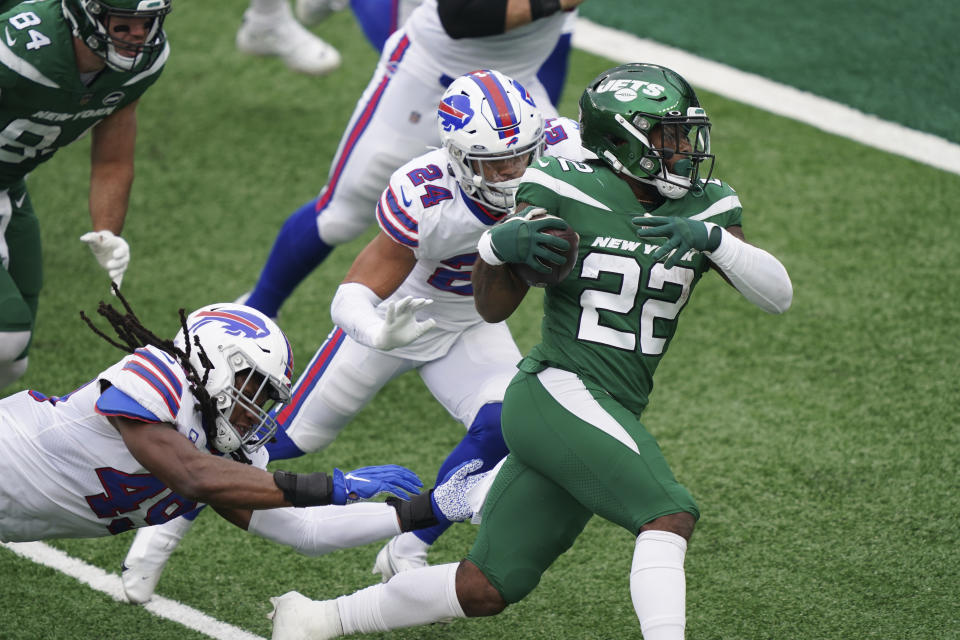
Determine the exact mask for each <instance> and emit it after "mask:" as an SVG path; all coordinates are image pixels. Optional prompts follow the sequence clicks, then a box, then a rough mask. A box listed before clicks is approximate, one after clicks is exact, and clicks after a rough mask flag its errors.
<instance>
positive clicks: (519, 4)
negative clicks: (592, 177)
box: [244, 0, 582, 317]
mask: <svg viewBox="0 0 960 640" xmlns="http://www.w3.org/2000/svg"><path fill="white" fill-rule="evenodd" d="M581 1H582V0H491V1H488V2H483V3H478V2H475V3H471V4H470V7H471V8H472V10H473V11H475V14H471V13H470V12H469V11H467V10H465V9H464V10H461V11H458V12H457V13H454V12H448V11H447V7H448V6H449V5H451V4H456V3H450V2H444V1H443V0H440V1H438V0H425V1H424V2H423V3H422V4H421V5H420V6H418V7H417V8H416V9H414V11H413V13H412V14H411V15H410V17H409V18H408V19H407V21H406V22H405V23H404V24H403V26H402V27H401V28H400V29H398V30H397V31H395V32H394V33H393V34H392V35H391V36H390V38H389V39H388V40H387V42H386V44H385V46H384V48H383V52H382V54H381V57H380V62H379V64H378V65H377V68H376V70H375V71H374V74H373V77H372V78H371V79H370V83H369V84H368V85H367V88H366V89H365V90H364V92H363V95H362V96H361V97H360V100H359V101H358V102H357V105H356V107H355V108H354V112H353V115H352V116H351V118H350V122H349V123H348V124H347V128H346V130H345V131H344V133H343V136H342V137H341V138H340V144H339V147H338V149H337V153H336V155H335V156H334V158H333V162H332V163H331V166H330V173H329V176H328V179H327V184H326V186H324V188H323V189H322V190H321V192H320V194H319V196H318V197H317V198H315V199H313V200H311V201H310V202H308V203H306V204H305V205H304V206H303V207H301V208H300V209H299V210H297V211H296V212H294V213H293V214H292V215H291V216H290V217H289V218H288V219H287V221H286V222H285V223H284V226H283V227H282V228H281V230H280V232H279V234H278V235H277V238H276V240H275V241H274V246H273V249H272V250H271V252H270V256H269V257H268V259H267V262H266V264H265V265H264V267H263V270H262V272H261V274H260V278H259V280H258V282H257V284H256V286H255V287H254V289H253V291H252V292H251V293H250V295H249V296H248V297H247V298H246V299H245V300H244V302H245V303H246V304H248V305H250V306H252V307H254V308H256V309H259V310H260V311H263V312H264V313H265V314H267V315H268V316H270V317H276V315H277V313H278V312H279V309H280V307H281V305H282V304H283V302H284V301H285V300H286V299H287V297H288V296H289V295H290V294H291V293H292V292H293V290H294V289H295V288H296V286H297V285H298V284H299V283H300V282H301V281H302V280H303V279H304V278H305V277H306V276H307V275H308V274H309V273H310V272H311V271H312V270H313V269H314V268H316V267H317V266H318V265H319V264H320V263H321V262H323V260H324V259H326V257H327V255H328V254H329V253H330V251H332V250H333V248H334V247H336V246H337V245H340V244H343V243H345V242H349V241H350V240H353V239H354V238H356V237H357V236H358V235H360V234H361V233H363V232H364V231H365V230H366V229H367V228H369V226H370V225H371V224H373V222H374V211H375V209H376V204H377V198H378V196H379V195H380V192H381V190H382V189H383V185H384V184H385V183H386V182H387V180H388V179H389V178H390V175H391V173H393V171H395V170H396V169H397V168H398V167H400V166H401V165H402V164H404V163H405V162H407V161H408V160H410V159H411V158H414V157H416V156H419V155H420V154H422V153H424V152H425V151H426V150H427V148H428V147H431V146H433V147H435V146H437V145H438V144H439V143H440V140H439V138H438V137H437V131H436V127H435V125H434V123H433V118H432V117H431V114H433V113H434V111H435V110H436V108H437V103H438V102H439V101H440V96H441V95H442V94H443V92H444V90H445V88H446V87H447V86H448V85H449V84H450V83H451V82H452V81H453V79H454V78H456V77H459V76H461V75H463V74H465V73H469V72H470V71H473V70H475V69H481V68H486V69H497V70H498V71H501V72H503V73H505V74H507V75H508V76H510V77H512V78H513V79H515V80H517V81H518V82H520V84H522V85H523V86H524V87H526V88H527V89H528V90H529V92H530V94H531V95H532V96H533V98H534V100H535V101H536V103H537V105H538V106H539V107H540V110H541V112H542V113H543V115H544V117H545V118H552V117H556V115H557V112H556V109H555V108H554V106H553V105H552V104H551V103H550V100H549V97H548V95H547V92H546V90H545V89H544V87H543V85H542V84H541V82H540V80H539V79H538V78H537V71H538V69H540V67H541V66H542V64H543V62H544V60H546V59H547V57H548V56H549V55H550V53H551V51H552V50H553V49H554V45H555V44H556V43H557V41H558V39H560V38H561V37H562V33H563V29H564V23H565V20H566V15H567V13H566V12H567V11H569V10H571V9H573V8H575V7H576V6H577V5H579V4H580V2H581ZM460 4H463V3H460ZM384 141H389V143H387V144H385V143H384Z"/></svg>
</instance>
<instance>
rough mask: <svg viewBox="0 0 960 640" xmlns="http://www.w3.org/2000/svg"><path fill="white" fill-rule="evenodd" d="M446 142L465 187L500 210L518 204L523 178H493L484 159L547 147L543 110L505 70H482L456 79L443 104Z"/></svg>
mask: <svg viewBox="0 0 960 640" xmlns="http://www.w3.org/2000/svg"><path fill="white" fill-rule="evenodd" d="M437 126H438V128H439V131H440V142H441V143H442V144H443V147H444V148H445V149H446V150H447V153H448V154H449V155H450V158H451V160H452V161H453V168H454V172H455V173H456V176H457V181H458V182H459V183H460V186H461V188H462V189H463V190H464V191H465V192H466V193H467V195H469V196H471V197H472V198H474V199H479V200H481V201H483V202H484V203H485V204H488V205H489V206H490V207H492V208H493V209H496V210H498V211H507V210H509V209H510V208H511V207H513V205H514V195H515V194H516V192H517V187H518V186H520V179H519V178H517V179H513V180H506V181H503V182H488V181H487V180H486V179H485V178H484V174H483V163H484V162H489V161H491V160H494V161H495V160H503V159H505V158H512V157H517V156H523V155H524V154H528V156H529V157H528V159H527V164H529V163H531V162H533V161H534V160H536V159H537V158H538V157H539V156H540V154H541V152H542V151H543V145H544V130H543V115H542V114H541V113H540V110H539V109H538V108H537V105H536V104H535V103H534V101H533V98H532V97H531V96H530V93H529V92H528V91H527V90H526V89H524V87H523V85H521V84H520V83H519V82H517V81H516V80H514V79H512V78H509V77H507V76H506V75H504V74H502V73H500V72H499V71H492V70H479V71H471V72H470V73H468V74H466V75H463V76H460V77H459V78H457V79H456V80H454V81H453V82H452V83H451V84H450V86H449V87H447V90H446V91H445V92H444V94H443V97H441V98H440V104H439V105H438V107H437Z"/></svg>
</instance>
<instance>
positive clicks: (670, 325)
mask: <svg viewBox="0 0 960 640" xmlns="http://www.w3.org/2000/svg"><path fill="white" fill-rule="evenodd" d="M517 202H528V203H530V204H532V205H535V206H538V207H543V208H545V209H546V210H547V211H548V212H549V213H551V214H553V215H556V216H559V217H561V218H563V219H564V220H566V221H567V223H568V224H569V225H570V226H571V227H573V229H574V230H575V231H576V232H577V233H578V234H579V235H580V251H579V255H578V258H577V264H576V266H575V267H574V269H573V271H572V272H571V274H570V276H569V277H568V278H567V279H566V280H564V281H563V282H561V283H560V284H558V285H555V286H552V287H548V288H547V290H546V293H545V297H544V318H543V326H542V336H541V340H542V342H541V343H540V344H539V345H537V346H536V347H534V349H533V351H532V352H531V353H530V355H529V356H527V358H525V359H524V361H523V362H522V363H521V366H520V368H521V370H524V371H528V372H535V371H538V370H541V369H542V368H543V367H544V366H555V367H558V368H561V369H566V370H568V371H574V372H576V373H578V374H579V375H580V376H581V377H584V378H586V379H589V380H592V381H593V382H595V383H596V384H599V385H600V386H602V387H603V388H604V389H606V390H607V391H608V392H609V393H610V394H611V395H612V396H613V397H614V398H616V399H617V400H618V401H619V402H621V403H622V404H623V405H624V406H626V407H627V408H629V409H630V410H631V411H633V412H635V413H636V414H638V415H639V414H640V412H641V411H643V408H644V407H645V406H646V404H647V398H648V396H649V394H650V391H651V390H652V388H653V373H654V371H655V370H656V368H657V365H658V364H659V362H660V358H662V357H663V355H664V354H665V353H666V351H667V347H668V346H669V345H670V340H671V338H673V335H674V333H675V332H676V330H677V322H678V319H679V316H680V312H681V311H683V308H684V306H685V305H686V304H687V301H688V300H689V298H690V293H691V292H692V291H693V288H694V286H695V285H696V284H697V282H698V281H699V280H700V277H701V276H702V275H703V273H704V271H706V270H707V268H708V266H709V264H708V261H707V258H706V256H704V255H703V254H701V253H700V252H698V251H690V252H688V254H687V255H685V256H684V257H683V259H682V261H681V262H680V264H678V265H677V266H675V267H673V268H672V269H666V268H665V267H664V266H663V263H662V261H661V262H654V261H653V260H651V258H650V254H651V253H652V252H653V251H654V250H655V249H656V248H657V245H656V244H653V243H652V241H650V240H649V239H647V241H646V242H645V241H642V240H641V239H640V238H638V237H637V236H636V235H635V234H634V226H633V224H632V223H631V219H632V218H633V217H634V216H637V215H643V214H644V213H645V210H644V207H643V205H641V204H640V203H639V202H638V201H637V199H636V197H635V196H634V195H633V192H632V191H631V190H630V187H629V186H628V185H627V183H626V182H624V181H623V180H621V179H620V178H618V177H617V176H616V174H614V173H613V172H612V171H611V170H610V169H609V168H607V166H606V165H605V164H603V163H602V162H599V161H593V162H586V163H583V162H573V161H570V160H567V159H564V158H546V157H545V158H542V159H540V160H538V162H537V163H536V164H535V165H534V166H532V167H530V168H529V169H528V170H527V171H526V173H525V174H524V176H523V180H522V182H521V184H520V188H519V191H518V192H517ZM649 213H651V214H653V215H657V216H682V217H685V218H694V219H696V220H704V221H709V222H713V223H716V224H718V225H720V226H722V227H729V226H735V225H739V224H740V218H741V208H740V199H739V198H738V197H737V194H736V192H734V190H733V189H732V188H730V187H729V186H728V185H726V184H724V183H723V182H721V181H720V180H716V179H713V180H710V181H709V182H707V183H705V184H704V185H703V189H702V190H701V191H698V192H696V193H692V192H691V193H688V194H687V195H685V196H684V197H683V198H680V199H677V200H666V201H665V202H664V203H663V204H662V205H660V206H659V207H656V208H651V209H650V210H649Z"/></svg>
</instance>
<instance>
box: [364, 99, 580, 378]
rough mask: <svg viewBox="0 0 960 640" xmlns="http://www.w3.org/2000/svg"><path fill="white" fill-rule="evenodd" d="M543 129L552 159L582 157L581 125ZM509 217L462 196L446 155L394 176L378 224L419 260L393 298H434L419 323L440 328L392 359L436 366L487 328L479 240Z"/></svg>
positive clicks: (418, 161)
mask: <svg viewBox="0 0 960 640" xmlns="http://www.w3.org/2000/svg"><path fill="white" fill-rule="evenodd" d="M545 128H546V132H547V134H546V142H547V145H546V150H545V153H546V154H547V155H552V156H562V157H565V158H570V159H571V160H583V159H584V153H586V152H585V150H584V149H583V147H581V146H580V133H579V125H578V124H577V122H576V121H574V120H570V119H569V118H551V119H548V120H547V121H546V124H545ZM504 215H505V214H503V213H500V212H498V211H495V210H493V209H491V208H489V207H487V206H486V205H484V204H483V203H482V202H478V201H476V200H473V199H472V198H470V197H469V196H467V194H466V193H464V191H463V189H461V187H460V185H459V184H458V182H457V178H456V176H455V175H454V173H453V169H452V168H451V163H450V158H449V156H448V154H447V151H446V150H445V149H436V150H434V151H431V152H429V153H426V154H424V155H422V156H419V157H417V158H414V159H413V160H411V161H410V162H408V163H406V164H405V165H403V166H402V167H400V168H399V169H398V170H397V171H395V172H394V173H393V175H392V176H391V178H390V183H389V185H388V186H387V188H386V189H385V190H384V192H383V194H382V195H381V196H380V201H379V202H378V203H377V222H378V223H379V225H380V229H381V230H382V231H383V232H384V233H386V234H387V235H389V236H390V237H391V238H393V240H394V241H396V242H398V243H400V244H402V245H403V246H405V247H408V248H410V250H412V251H413V253H414V255H415V256H416V258H417V262H416V265H415V266H414V268H413V271H412V272H411V273H410V275H409V276H407V278H406V280H404V281H403V283H402V284H401V285H400V287H399V288H398V289H397V290H396V291H395V292H394V294H393V295H392V296H390V298H388V300H399V299H401V298H404V297H406V296H413V297H416V298H430V299H432V300H433V301H434V302H433V304H432V305H430V306H428V307H426V308H424V309H423V310H422V311H420V312H419V313H418V314H417V319H418V320H423V319H426V318H434V319H435V320H436V321H437V326H436V327H434V328H433V329H431V330H430V331H428V332H427V333H425V334H424V335H423V336H421V337H420V338H418V339H417V340H415V341H414V342H412V343H410V344H409V345H406V346H403V347H399V348H397V349H393V350H391V351H390V353H391V354H392V355H395V356H398V357H405V358H411V359H414V360H422V361H427V360H433V359H435V358H438V357H440V356H442V355H443V354H444V353H446V352H447V350H448V349H449V348H450V345H451V344H453V342H454V341H455V340H456V339H457V337H458V336H459V334H460V333H461V332H462V331H463V330H465V329H467V328H468V327H470V326H472V325H474V324H476V323H478V322H483V320H482V319H481V318H480V315H479V314H478V313H477V310H476V308H475V306H474V302H473V287H472V285H471V284H470V275H471V273H472V272H473V265H474V263H475V262H476V260H477V241H478V240H479V239H480V236H481V235H482V234H483V232H484V231H485V230H486V229H488V228H489V227H491V226H492V225H494V224H496V223H497V222H499V221H500V220H501V219H502V218H503V217H504ZM382 307H383V305H381V309H382Z"/></svg>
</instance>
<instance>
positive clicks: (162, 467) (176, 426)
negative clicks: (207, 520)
mask: <svg viewBox="0 0 960 640" xmlns="http://www.w3.org/2000/svg"><path fill="white" fill-rule="evenodd" d="M101 309H102V310H103V309H106V310H107V312H105V313H104V315H105V316H106V317H108V319H110V321H111V323H112V324H113V326H114V328H115V329H117V335H118V336H120V337H121V339H123V340H124V341H125V342H126V343H127V347H129V348H130V349H131V350H132V353H131V354H130V355H128V356H126V357H124V358H123V359H122V360H120V361H119V362H118V363H116V364H114V365H113V366H111V367H109V368H107V369H106V370H105V371H102V372H101V373H99V374H98V375H97V376H96V377H95V378H94V379H93V380H91V381H90V382H88V383H86V384H84V385H83V386H81V387H80V388H78V389H76V390H75V391H73V392H71V393H69V394H67V395H65V396H62V397H47V396H45V395H43V394H41V393H38V392H36V391H22V392H20V393H18V394H15V395H13V396H10V397H8V398H5V399H3V400H0V429H2V431H3V433H4V447H3V448H2V450H0V480H2V481H0V541H4V542H10V541H14V542H17V541H32V540H41V539H47V538H63V537H98V536H106V535H116V534H119V533H122V532H124V531H128V530H130V529H134V528H138V527H145V526H148V525H156V524H162V523H168V522H177V521H179V520H182V518H180V517H179V516H181V515H183V514H185V513H187V512H189V511H191V510H192V509H194V508H195V507H196V506H197V503H198V502H201V501H202V502H206V503H209V504H211V505H213V506H214V508H215V509H216V510H217V511H218V512H219V513H220V514H221V515H223V516H224V517H225V518H226V519H227V520H229V521H231V522H233V523H234V524H236V525H237V526H240V527H241V528H243V529H247V530H249V531H250V532H252V533H256V534H257V535H260V536H263V537H265V538H268V539H271V540H274V541H277V542H280V543H283V544H287V545H290V546H292V547H294V548H296V549H297V550H298V551H301V552H303V553H307V554H312V555H315V554H321V553H326V552H328V551H331V550H333V549H337V548H345V547H348V546H356V545H359V544H366V543H369V542H371V541H374V540H380V539H383V538H387V537H389V536H391V535H394V534H396V533H398V532H399V531H401V530H402V529H403V528H412V527H413V526H419V525H420V524H422V522H423V521H424V519H426V520H430V519H431V516H432V517H433V521H434V522H436V518H437V517H438V515H442V516H443V517H444V519H447V518H450V517H455V518H456V517H460V516H457V515H455V514H454V513H453V512H452V511H450V510H446V511H444V510H443V504H444V503H443V500H442V499H439V502H440V504H439V505H438V504H437V502H438V501H436V500H434V499H432V498H430V497H429V495H428V494H420V495H418V496H416V498H415V501H414V502H402V503H401V502H399V501H398V502H393V503H391V504H385V503H378V504H372V503H371V504H357V505H349V507H346V508H347V509H350V511H349V512H348V513H350V514H351V515H355V516H356V517H355V518H344V517H343V513H344V512H343V510H342V508H341V507H320V506H317V507H314V508H308V509H302V508H295V507H310V506H311V505H330V504H336V505H344V504H346V503H347V502H353V501H355V500H359V499H365V498H369V497H372V496H374V495H376V494H378V493H381V492H388V493H394V494H396V495H398V496H400V497H402V498H404V499H406V498H407V496H408V493H407V492H409V493H416V492H417V490H418V489H419V487H420V486H421V485H420V482H419V480H418V479H417V477H416V475H415V474H413V472H411V471H409V470H407V469H404V468H403V467H398V466H395V465H385V466H378V467H366V468H363V469H358V470H355V471H352V472H349V473H347V474H344V473H343V472H341V471H339V470H334V473H333V474H332V476H327V474H324V473H316V474H292V473H288V472H284V471H278V472H276V473H274V474H270V473H268V472H267V471H265V470H264V469H265V467H266V464H267V460H268V454H267V452H266V449H265V448H263V447H262V445H263V444H264V443H265V442H266V441H267V440H268V439H270V438H271V437H272V436H273V433H274V432H275V431H276V428H277V425H276V421H275V419H274V417H273V416H272V415H270V413H269V409H270V406H271V405H272V404H273V403H275V402H278V401H286V400H288V399H289V388H290V376H291V374H292V371H293V368H292V367H293V363H292V352H291V350H290V345H289V343H288V342H287V340H286V338H285V337H284V335H283V333H282V332H281V331H280V329H279V327H277V326H276V325H275V324H274V323H273V322H272V321H271V320H270V319H269V318H267V317H266V316H263V315H262V314H260V313H259V312H257V311H256V310H254V309H251V308H249V307H244V306H241V305H233V304H226V305H211V306H208V307H204V308H202V309H199V310H198V311H196V312H194V313H193V314H191V315H190V316H189V317H187V318H186V320H185V322H184V327H185V328H187V327H188V328H187V335H188V336H189V338H190V340H189V341H188V340H185V339H184V330H183V329H182V330H181V332H180V334H179V335H178V338H177V339H176V340H175V341H172V342H171V341H169V340H167V341H164V340H161V339H159V338H156V337H155V336H153V334H151V333H149V332H148V331H147V330H146V329H144V328H143V327H142V326H141V325H140V324H139V321H138V320H136V318H135V316H133V314H132V312H131V313H130V314H129V315H126V316H122V315H120V314H119V313H117V312H116V311H114V310H113V309H112V308H111V307H108V306H106V305H103V306H102V307H101ZM131 336H136V338H131ZM144 337H146V338H147V339H144ZM194 339H196V340H199V343H197V342H195V341H194ZM115 344H116V343H115ZM188 344H190V345H191V347H190V348H187V346H186V345H188ZM201 350H202V351H203V352H204V353H205V356H201V355H200V353H201ZM204 362H206V363H208V364H209V365H212V366H207V365H205V364H201V363H204ZM201 372H208V374H207V375H206V377H205V378H204V373H201ZM202 380H205V382H201V381H202ZM227 454H229V455H227ZM240 461H243V462H248V463H250V464H244V463H243V462H240ZM474 466H476V465H474ZM461 475H463V474H461ZM450 488H451V487H450V486H449V485H448V486H446V489H447V490H449V489H450ZM437 491H439V492H440V495H441V496H442V495H445V493H444V491H443V490H440V489H439V488H438V489H437ZM278 507H286V508H278ZM417 508H419V509H421V511H420V512H419V513H416V509H417ZM434 508H437V509H438V510H440V514H437V512H435V511H433V509H434ZM254 509H257V510H256V511H254ZM411 510H413V511H411ZM411 513H414V514H415V515H416V517H414V518H413V519H411V517H412V516H411ZM463 515H466V514H463ZM346 520H349V522H345V521H346ZM404 523H406V524H404ZM341 530H342V531H341ZM331 532H333V533H334V535H331Z"/></svg>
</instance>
